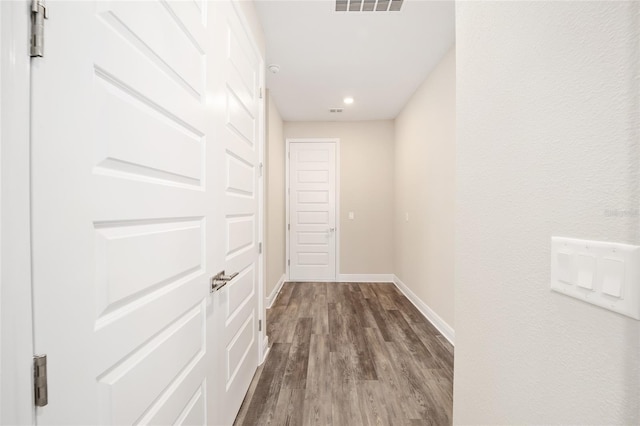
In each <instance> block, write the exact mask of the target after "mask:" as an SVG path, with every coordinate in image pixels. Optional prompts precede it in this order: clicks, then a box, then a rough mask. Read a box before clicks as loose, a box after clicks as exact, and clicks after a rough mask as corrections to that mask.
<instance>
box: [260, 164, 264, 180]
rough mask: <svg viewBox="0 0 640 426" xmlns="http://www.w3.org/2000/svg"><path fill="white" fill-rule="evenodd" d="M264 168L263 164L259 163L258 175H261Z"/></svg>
mask: <svg viewBox="0 0 640 426" xmlns="http://www.w3.org/2000/svg"><path fill="white" fill-rule="evenodd" d="M263 168H264V166H263V164H262V163H260V176H261V177H262V169H263Z"/></svg>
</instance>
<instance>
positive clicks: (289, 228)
mask: <svg viewBox="0 0 640 426" xmlns="http://www.w3.org/2000/svg"><path fill="white" fill-rule="evenodd" d="M287 231H291V224H290V223H287Z"/></svg>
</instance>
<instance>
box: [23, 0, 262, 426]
mask: <svg viewBox="0 0 640 426" xmlns="http://www.w3.org/2000/svg"><path fill="white" fill-rule="evenodd" d="M48 9H49V19H48V20H47V21H46V46H45V49H46V50H45V57H44V58H38V59H36V60H34V61H33V64H32V72H33V76H32V198H33V203H32V209H33V210H32V223H33V225H32V226H33V286H34V334H35V335H34V339H35V350H36V352H39V353H46V354H47V356H48V363H49V365H48V375H49V404H48V405H47V406H46V407H43V408H40V409H38V412H37V421H38V423H39V424H87V425H88V424H119V425H124V424H134V423H136V424H138V423H141V424H144V423H156V424H173V423H176V424H221V423H220V422H219V421H218V420H219V419H228V418H231V417H232V416H233V415H235V412H234V409H235V408H234V406H233V405H228V406H225V405H223V404H215V403H214V402H215V401H219V400H222V401H235V400H236V399H238V398H240V400H241V397H242V396H243V395H244V391H246V388H244V389H243V388H242V387H243V386H248V383H247V381H246V379H245V376H246V375H253V371H255V367H254V366H255V365H257V361H256V360H257V348H256V347H255V345H254V346H252V345H250V344H248V343H247V340H246V339H247V334H246V332H245V333H243V332H242V330H246V328H242V326H244V325H246V324H248V323H250V324H251V325H250V327H251V328H252V330H251V331H252V333H254V334H253V337H254V340H256V339H255V333H256V332H257V328H256V327H255V326H254V325H255V324H254V322H255V321H256V315H257V314H256V308H255V304H256V299H257V297H256V296H255V293H256V280H257V273H256V272H255V270H256V268H255V266H253V267H252V266H251V265H254V264H255V261H256V259H257V250H256V248H255V247H253V250H250V249H249V248H248V246H247V244H249V243H247V242H246V241H247V240H250V241H251V242H252V244H255V232H254V231H253V230H251V229H249V227H248V226H247V225H246V221H245V222H243V221H242V218H244V217H248V216H249V215H253V217H254V219H253V222H252V226H253V227H254V228H255V227H256V226H257V225H256V222H255V221H256V220H257V219H255V217H257V209H258V204H257V203H253V202H252V201H250V199H251V196H250V194H249V193H250V192H251V191H250V190H249V189H248V187H247V185H248V183H247V180H248V179H250V178H249V177H247V175H246V172H244V170H245V169H249V170H252V173H254V178H255V167H254V166H255V164H254V163H253V162H255V161H256V160H255V159H254V157H253V154H251V153H252V152H255V151H256V149H255V148H250V149H246V150H244V151H243V150H242V149H240V148H237V149H236V145H235V144H236V142H234V141H232V140H231V139H230V135H231V132H230V131H227V132H226V133H222V130H223V129H224V128H227V127H229V126H230V125H231V126H233V125H234V124H233V123H237V122H238V121H237V120H240V119H238V116H241V114H239V113H238V111H237V108H241V105H239V104H238V103H233V102H234V101H233V99H230V98H228V97H220V95H221V92H220V88H221V87H225V86H227V85H230V86H229V87H233V83H231V82H230V80H229V78H228V76H223V75H222V74H221V72H220V68H219V65H220V63H222V62H223V61H225V60H227V55H228V53H229V49H222V50H221V46H222V43H226V42H225V41H221V40H222V39H223V38H222V37H223V35H222V33H221V32H220V30H219V28H216V26H215V25H214V22H215V23H217V25H218V26H220V25H222V24H223V23H226V22H236V23H237V22H238V17H237V16H236V15H234V14H232V8H231V7H230V6H229V4H228V3H227V2H212V3H206V2H165V1H157V2H156V1H154V2H148V1H144V2H123V1H114V2H108V1H86V2H62V1H61V2H48ZM220 14H225V15H220ZM236 30H237V31H239V32H241V31H240V29H237V28H236ZM225 40H227V41H229V40H230V38H229V37H228V36H227V37H226V39H225ZM234 52H235V50H234ZM252 65H255V63H252ZM241 68H242V69H241V71H246V67H241ZM238 96H240V97H241V96H243V94H239V95H238ZM239 99H242V98H239ZM234 108H235V109H234ZM255 117H256V116H255V115H254V122H253V123H252V124H253V125H254V126H256V127H255V128H256V129H257V128H258V127H257V123H256V122H257V119H255ZM229 123H231V124H229ZM238 127H239V128H240V129H241V130H242V131H245V132H246V131H247V130H246V129H247V128H248V125H247V124H246V122H241V123H240V124H238ZM254 132H255V133H257V132H256V131H255V130H254ZM240 133H242V132H240ZM255 133H254V137H255ZM254 140H256V139H254ZM255 143H257V142H254V144H255ZM244 144H245V145H246V146H247V147H249V146H250V144H249V143H248V142H244ZM234 161H236V162H238V164H236V163H234ZM240 166H244V169H243V168H242V167H240ZM252 167H253V168H252ZM243 173H245V174H243ZM223 176H226V177H228V179H226V180H225V179H223ZM243 185H244V186H243ZM254 188H255V184H254ZM242 191H245V192H242ZM230 193H233V194H235V195H237V196H238V198H240V199H241V201H238V200H233V199H232V197H231V196H230V195H229V194H230ZM241 207H242V208H241ZM243 215H244V216H243ZM230 248H232V249H230ZM230 251H232V253H231V254H228V252H230ZM250 252H251V253H250ZM225 253H227V254H225ZM234 255H235V257H234ZM252 268H253V269H252ZM222 269H226V270H227V271H228V272H233V271H231V270H232V269H233V270H237V271H239V272H240V273H241V275H239V276H238V277H237V278H236V279H235V280H233V281H231V282H230V283H229V284H228V285H227V286H226V287H224V288H223V289H222V290H220V291H218V292H216V293H213V294H210V293H209V289H210V286H209V278H210V277H211V276H213V275H214V274H215V273H217V272H218V271H220V270H222ZM247 289H249V290H247ZM247 291H249V293H247ZM249 294H250V295H249ZM225 309H227V311H225ZM231 309H233V311H232V312H230V313H229V310H231ZM222 312H225V313H224V314H223V313H222ZM220 324H223V325H220ZM237 324H240V326H238V325H237ZM234 339H235V340H234ZM230 348H231V349H233V350H232V351H231V352H230ZM240 348H242V349H243V350H245V351H247V353H242V354H240V355H242V356H244V358H242V361H241V362H239V361H238V360H237V359H236V358H233V360H232V361H233V362H234V363H235V364H234V365H239V366H240V367H239V368H240V369H244V368H246V369H248V370H251V369H252V368H253V370H252V371H244V370H243V371H242V374H240V373H236V374H235V376H233V377H231V378H230V379H228V380H223V377H222V376H221V375H218V374H219V372H220V371H222V370H223V369H224V368H225V366H223V365H222V362H223V360H224V359H227V360H229V359H231V357H235V356H236V355H237V351H238V350H240ZM251 351H253V352H254V353H253V354H249V352H251ZM230 362H231V361H230ZM221 383H222V384H221ZM239 395H240V396H239Z"/></svg>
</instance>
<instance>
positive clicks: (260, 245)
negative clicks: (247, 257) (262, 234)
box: [258, 243, 262, 254]
mask: <svg viewBox="0 0 640 426" xmlns="http://www.w3.org/2000/svg"><path fill="white" fill-rule="evenodd" d="M258 253H259V254H262V243H258Z"/></svg>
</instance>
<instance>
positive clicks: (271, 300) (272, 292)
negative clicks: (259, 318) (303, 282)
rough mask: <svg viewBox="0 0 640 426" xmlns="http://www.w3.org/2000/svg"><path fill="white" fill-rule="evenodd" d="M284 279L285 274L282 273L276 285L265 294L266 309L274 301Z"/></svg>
mask: <svg viewBox="0 0 640 426" xmlns="http://www.w3.org/2000/svg"><path fill="white" fill-rule="evenodd" d="M285 280H286V278H285V274H282V276H281V277H280V280H278V284H276V286H275V287H274V288H273V290H272V291H271V294H270V295H269V296H267V309H270V308H271V305H273V302H275V300H276V297H278V293H280V290H281V289H282V285H283V284H284V282H285Z"/></svg>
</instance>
